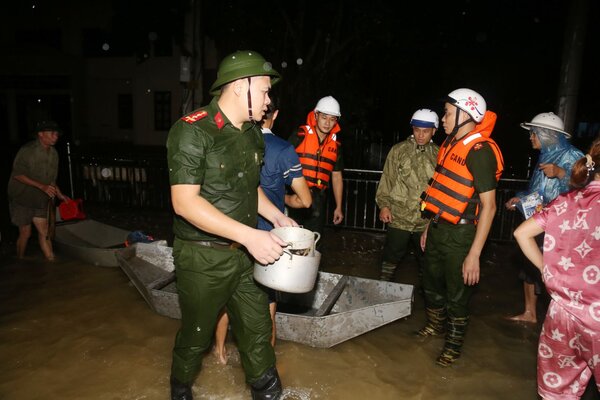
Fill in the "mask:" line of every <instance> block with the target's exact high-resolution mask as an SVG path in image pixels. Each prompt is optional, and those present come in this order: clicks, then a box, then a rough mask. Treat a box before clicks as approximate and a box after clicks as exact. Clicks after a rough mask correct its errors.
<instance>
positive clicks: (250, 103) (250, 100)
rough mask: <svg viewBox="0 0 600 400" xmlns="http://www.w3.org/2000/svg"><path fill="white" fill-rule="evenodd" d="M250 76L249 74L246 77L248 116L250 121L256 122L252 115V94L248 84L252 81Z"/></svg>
mask: <svg viewBox="0 0 600 400" xmlns="http://www.w3.org/2000/svg"><path fill="white" fill-rule="evenodd" d="M251 78H252V77H251V76H249V77H248V116H249V117H250V122H256V121H254V116H253V115H252V94H251V93H250V85H251V83H252V81H251Z"/></svg>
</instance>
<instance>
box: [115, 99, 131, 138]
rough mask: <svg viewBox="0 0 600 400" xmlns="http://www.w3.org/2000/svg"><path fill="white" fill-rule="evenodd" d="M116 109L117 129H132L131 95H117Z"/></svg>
mask: <svg viewBox="0 0 600 400" xmlns="http://www.w3.org/2000/svg"><path fill="white" fill-rule="evenodd" d="M117 108H118V109H117V118H118V119H119V129H133V97H132V96H131V94H128V93H125V94H122V93H121V94H119V97H118V99H117Z"/></svg>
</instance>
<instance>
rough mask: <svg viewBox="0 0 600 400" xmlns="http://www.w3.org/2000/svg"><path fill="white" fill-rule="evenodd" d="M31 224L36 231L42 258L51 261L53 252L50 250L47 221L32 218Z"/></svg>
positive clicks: (50, 243)
mask: <svg viewBox="0 0 600 400" xmlns="http://www.w3.org/2000/svg"><path fill="white" fill-rule="evenodd" d="M33 224H34V225H35V228H36V229H37V231H38V241H39V243H40V248H41V249H42V252H43V253H44V256H45V257H46V259H47V260H48V261H53V260H54V251H53V250H52V242H51V241H50V239H49V238H48V220H47V219H46V218H34V219H33Z"/></svg>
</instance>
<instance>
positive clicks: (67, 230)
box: [54, 219, 129, 267]
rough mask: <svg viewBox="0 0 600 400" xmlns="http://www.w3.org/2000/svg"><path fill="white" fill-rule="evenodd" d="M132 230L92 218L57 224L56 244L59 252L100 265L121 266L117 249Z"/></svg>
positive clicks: (122, 244)
mask: <svg viewBox="0 0 600 400" xmlns="http://www.w3.org/2000/svg"><path fill="white" fill-rule="evenodd" d="M128 234H129V231H126V230H124V229H120V228H116V227H114V226H112V225H107V224H103V223H101V222H98V221H94V220H93V219H86V220H81V221H76V222H63V223H61V224H57V225H56V230H55V237H54V241H55V245H56V247H57V248H58V250H59V251H61V252H64V253H65V254H68V255H70V256H72V257H75V258H79V259H80V260H83V261H85V262H87V263H89V264H92V265H95V266H101V267H118V266H119V264H118V263H117V260H116V259H115V251H116V250H117V249H119V248H122V247H124V246H125V240H126V239H127V235H128Z"/></svg>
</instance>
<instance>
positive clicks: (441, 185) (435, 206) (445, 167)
mask: <svg viewBox="0 0 600 400" xmlns="http://www.w3.org/2000/svg"><path fill="white" fill-rule="evenodd" d="M483 142H487V143H489V145H490V148H491V149H492V151H493V152H494V155H495V156H496V162H497V166H496V180H499V179H500V176H501V175H502V170H503V169H504V160H503V158H502V153H501V152H500V149H499V147H498V145H497V144H496V142H494V141H493V140H492V139H489V138H485V137H483V136H482V135H481V134H479V133H473V134H469V135H467V137H465V138H464V139H462V140H460V141H457V142H455V143H453V144H452V145H450V138H448V139H446V142H444V144H443V145H442V147H441V148H440V152H439V153H438V160H437V162H438V164H437V166H436V168H435V173H434V174H433V177H432V178H431V180H430V183H429V187H428V188H427V190H426V191H425V192H423V194H422V195H421V199H422V202H421V210H423V211H428V212H430V213H432V214H434V215H435V216H434V221H437V220H438V219H439V218H442V219H444V220H446V221H448V222H450V223H453V224H456V223H458V221H459V220H460V219H461V218H463V219H469V220H477V216H478V214H479V207H477V209H476V211H475V214H474V215H465V214H464V213H465V210H466V209H467V206H468V204H469V203H479V199H478V198H474V195H475V186H474V182H473V175H472V174H471V172H470V171H469V169H468V168H467V155H468V154H469V152H470V151H471V149H472V148H473V146H475V145H476V144H478V143H483Z"/></svg>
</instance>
